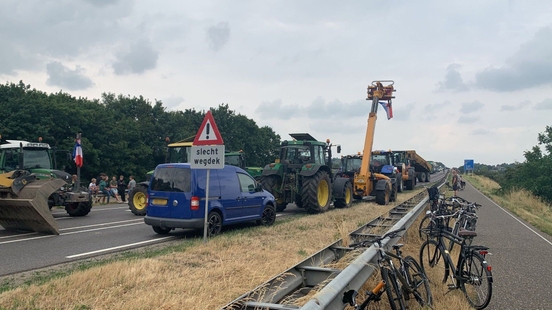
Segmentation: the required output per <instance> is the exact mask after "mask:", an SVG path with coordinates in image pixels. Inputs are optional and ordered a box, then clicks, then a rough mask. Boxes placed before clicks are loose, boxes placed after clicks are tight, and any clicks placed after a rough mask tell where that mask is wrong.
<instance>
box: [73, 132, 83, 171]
mask: <svg viewBox="0 0 552 310" xmlns="http://www.w3.org/2000/svg"><path fill="white" fill-rule="evenodd" d="M73 160H75V164H76V165H77V167H79V168H80V167H82V147H81V140H80V139H77V143H75V148H74V149H73Z"/></svg>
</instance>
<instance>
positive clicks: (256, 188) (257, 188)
mask: <svg viewBox="0 0 552 310" xmlns="http://www.w3.org/2000/svg"><path fill="white" fill-rule="evenodd" d="M255 191H256V192H262V191H263V185H262V184H261V183H260V182H257V186H255Z"/></svg>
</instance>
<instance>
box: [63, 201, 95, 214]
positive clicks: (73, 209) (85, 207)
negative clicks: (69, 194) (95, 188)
mask: <svg viewBox="0 0 552 310" xmlns="http://www.w3.org/2000/svg"><path fill="white" fill-rule="evenodd" d="M91 209H92V201H87V202H74V203H70V204H68V205H66V206H65V211H67V214H69V215H70V216H85V215H87V214H88V213H90V210H91Z"/></svg>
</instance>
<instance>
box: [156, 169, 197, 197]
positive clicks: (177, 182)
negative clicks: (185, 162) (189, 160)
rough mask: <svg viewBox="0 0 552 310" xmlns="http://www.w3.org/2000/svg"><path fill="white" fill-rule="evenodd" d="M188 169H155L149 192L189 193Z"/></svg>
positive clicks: (189, 173) (189, 177)
mask: <svg viewBox="0 0 552 310" xmlns="http://www.w3.org/2000/svg"><path fill="white" fill-rule="evenodd" d="M190 179H191V172H190V169H178V168H174V167H163V168H159V169H156V170H155V172H154V174H153V179H152V180H151V190H153V191H160V192H190V191H191V184H190V183H191V182H190Z"/></svg>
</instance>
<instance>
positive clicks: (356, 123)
mask: <svg viewBox="0 0 552 310" xmlns="http://www.w3.org/2000/svg"><path fill="white" fill-rule="evenodd" d="M427 16H431V18H427ZM0 29H1V30H2V31H0V42H2V49H0V78H1V79H2V80H3V81H4V82H15V83H17V82H19V80H22V81H23V82H24V83H26V84H30V85H31V86H32V87H33V88H37V89H40V90H43V91H46V92H57V91H59V90H60V89H62V90H63V91H67V92H69V93H70V94H72V95H74V96H83V97H88V98H101V94H102V93H104V92H112V93H115V94H130V95H133V96H140V95H141V96H144V97H145V98H148V99H149V100H150V101H152V102H154V100H155V99H161V100H162V101H163V103H164V106H165V107H167V109H169V110H179V109H180V110H184V109H191V108H195V109H197V110H204V109H208V108H209V107H216V106H218V105H219V104H221V103H228V105H229V107H230V109H232V110H235V111H237V112H238V113H241V114H244V115H246V116H247V117H249V118H252V119H254V120H255V122H256V123H257V124H258V125H259V126H270V127H272V129H273V130H274V131H275V132H276V133H278V134H280V135H281V137H282V138H284V139H286V138H289V135H288V134H289V133H291V132H309V133H311V134H312V135H313V136H314V137H316V138H318V139H321V140H323V139H326V138H331V140H332V141H333V142H334V143H338V144H341V145H342V148H343V153H342V154H347V153H356V152H358V151H359V150H360V149H361V148H362V146H363V143H364V140H365V137H364V134H365V132H366V120H367V117H368V113H369V111H370V108H371V102H370V101H367V100H366V88H367V86H368V85H369V84H370V83H371V82H372V81H374V80H380V79H383V80H388V79H391V80H394V82H395V84H394V86H395V88H396V89H397V91H396V93H395V96H396V98H395V99H394V100H393V114H394V118H392V119H391V120H387V118H386V117H385V112H384V111H383V109H382V108H381V106H379V107H378V121H377V125H376V133H375V139H374V148H375V149H416V150H417V151H419V153H420V154H422V156H424V157H425V158H426V159H428V160H437V161H442V162H444V163H445V164H446V165H449V166H459V165H462V164H463V161H464V159H466V158H470V159H474V160H475V161H476V162H482V163H488V164H496V163H503V162H514V161H523V160H524V157H523V152H524V151H526V150H529V149H531V148H532V146H533V145H536V143H537V136H538V133H540V132H543V131H544V130H545V128H546V125H552V124H551V123H550V122H551V121H550V120H551V119H552V96H551V95H550V93H551V92H550V90H551V88H552V57H551V55H552V6H551V5H550V4H549V1H545V0H535V1H532V2H530V5H529V4H528V3H527V2H525V1H521V0H511V1H502V0H491V1H484V2H481V1H463V2H443V1H439V0H424V1H416V2H412V1H411V2H408V1H403V2H397V3H393V6H392V7H389V6H388V5H382V3H378V2H371V1H361V0H353V1H347V2H334V1H315V0H303V1H241V2H229V1H222V0H219V1H212V0H206V1H188V0H183V1H180V0H179V1H177V0H167V1H153V0H141V1H137V0H104V1H102V0H59V1H42V0H26V1H18V0H4V1H1V2H0ZM0 104H1V102H0ZM458 146H462V147H458Z"/></svg>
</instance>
